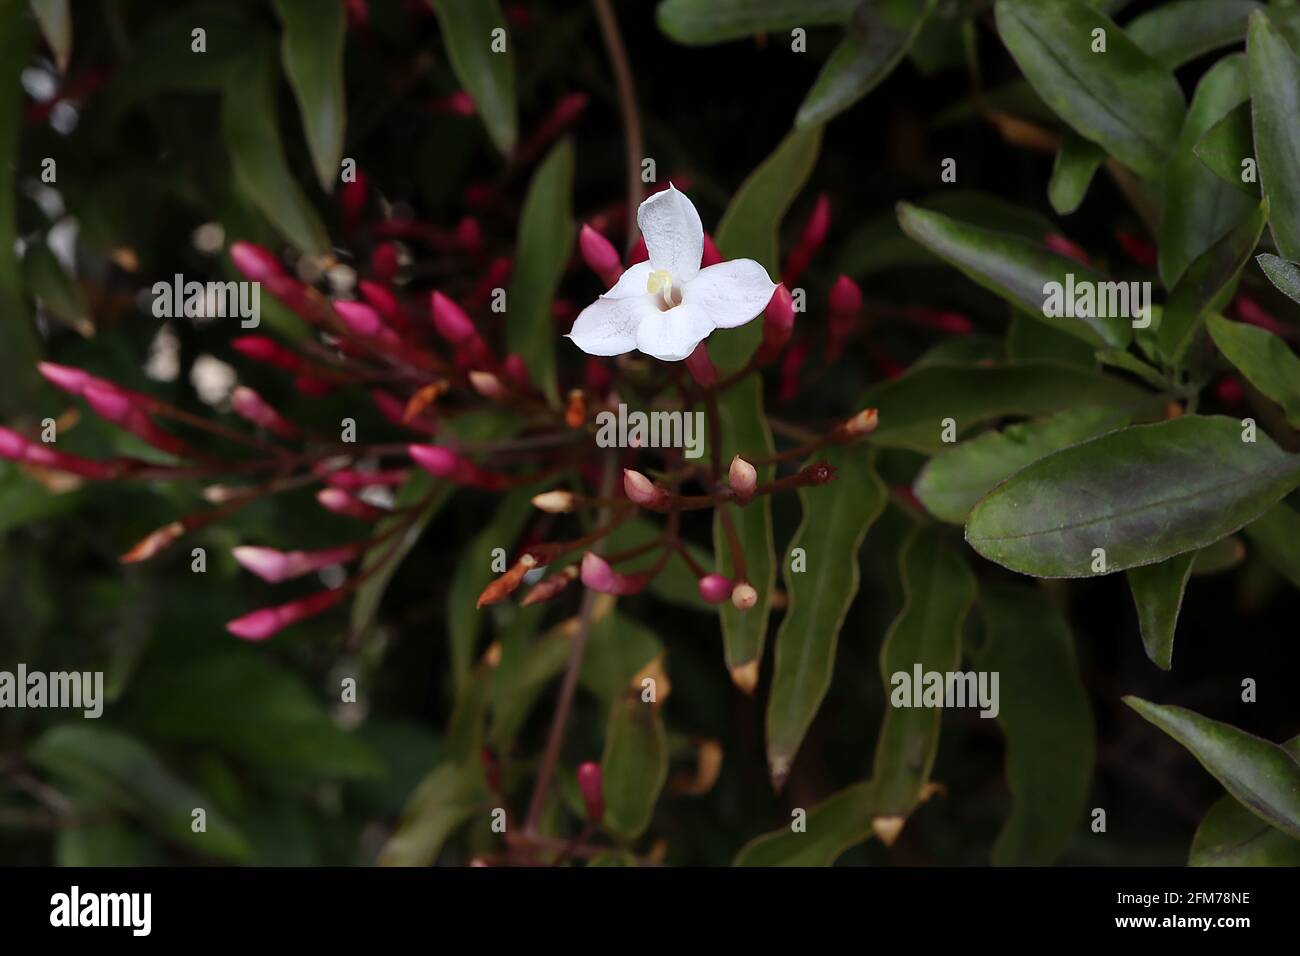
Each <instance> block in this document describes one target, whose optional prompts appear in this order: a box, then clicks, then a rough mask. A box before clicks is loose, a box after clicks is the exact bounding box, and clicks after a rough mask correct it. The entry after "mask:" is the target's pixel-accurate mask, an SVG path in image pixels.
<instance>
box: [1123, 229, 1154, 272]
mask: <svg viewBox="0 0 1300 956" xmlns="http://www.w3.org/2000/svg"><path fill="white" fill-rule="evenodd" d="M1115 239H1116V240H1117V241H1118V242H1119V244H1120V248H1122V249H1123V250H1124V254H1125V255H1126V256H1128V257H1129V258H1130V259H1132V260H1133V261H1134V262H1135V263H1137V264H1138V265H1140V266H1144V267H1145V268H1148V269H1154V268H1155V265H1156V247H1155V246H1153V245H1151V243H1149V242H1147V241H1146V240H1145V239H1143V238H1142V237H1141V236H1138V235H1135V234H1134V233H1131V232H1126V231H1125V230H1123V229H1121V230H1119V231H1118V232H1116V233H1115Z"/></svg>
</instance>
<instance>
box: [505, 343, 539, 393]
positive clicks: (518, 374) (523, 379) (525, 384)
mask: <svg viewBox="0 0 1300 956" xmlns="http://www.w3.org/2000/svg"><path fill="white" fill-rule="evenodd" d="M501 371H503V372H505V375H506V378H508V379H510V381H511V383H512V384H513V385H514V386H515V388H517V389H519V390H520V391H527V390H529V389H531V388H532V385H533V382H532V379H531V378H530V377H529V375H528V363H527V362H525V361H524V357H523V356H522V355H519V354H518V353H516V352H511V353H510V354H509V355H507V356H506V357H505V359H504V360H503V361H502V362H501Z"/></svg>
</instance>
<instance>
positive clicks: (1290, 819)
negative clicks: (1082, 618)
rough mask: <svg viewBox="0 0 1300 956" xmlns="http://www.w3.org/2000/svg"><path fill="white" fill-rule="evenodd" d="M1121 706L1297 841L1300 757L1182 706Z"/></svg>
mask: <svg viewBox="0 0 1300 956" xmlns="http://www.w3.org/2000/svg"><path fill="white" fill-rule="evenodd" d="M1124 703H1126V704H1128V705H1129V706H1130V707H1132V708H1133V709H1134V710H1136V711H1137V712H1138V713H1139V714H1141V715H1142V716H1143V717H1144V718H1146V719H1147V720H1148V721H1150V722H1151V723H1153V724H1155V725H1156V726H1157V727H1159V728H1160V729H1161V730H1163V731H1164V732H1165V733H1167V734H1168V735H1169V736H1170V737H1173V738H1174V740H1176V741H1178V742H1179V743H1180V744H1182V745H1183V746H1184V747H1186V748H1187V749H1188V750H1189V751H1191V754H1192V756H1193V757H1195V758H1196V759H1197V760H1198V761H1199V762H1200V764H1201V766H1202V767H1204V768H1205V769H1206V770H1208V771H1209V772H1210V773H1211V774H1213V775H1214V777H1215V779H1216V780H1218V781H1219V783H1221V784H1223V786H1224V788H1225V789H1227V791H1228V793H1230V794H1232V795H1233V796H1234V797H1236V798H1237V800H1238V801H1239V802H1240V803H1241V804H1242V806H1244V807H1245V808H1246V809H1247V810H1249V811H1250V812H1251V813H1253V814H1255V816H1257V817H1259V818H1260V819H1261V820H1263V821H1264V822H1265V823H1269V824H1271V825H1272V826H1275V827H1277V828H1278V829H1279V830H1281V831H1282V832H1283V833H1286V834H1288V835H1290V836H1292V837H1300V759H1297V757H1296V756H1295V755H1294V754H1292V753H1291V752H1290V751H1288V750H1286V749H1284V748H1283V747H1281V746H1279V745H1278V744H1275V743H1272V742H1271V741H1268V740H1264V739H1263V738H1260V737H1256V736H1255V735H1254V734H1248V733H1246V732H1245V731H1244V730H1239V729H1238V728H1236V727H1233V726H1232V725H1231V724H1224V723H1220V722H1219V721H1217V720H1210V719H1209V718H1208V717H1202V716H1201V715H1200V714H1198V713H1195V712H1194V711H1190V710H1187V709H1185V708H1183V707H1166V706H1161V705H1159V704H1152V703H1150V702H1148V701H1145V700H1142V699H1141V698H1140V697H1132V696H1127V697H1125V698H1124Z"/></svg>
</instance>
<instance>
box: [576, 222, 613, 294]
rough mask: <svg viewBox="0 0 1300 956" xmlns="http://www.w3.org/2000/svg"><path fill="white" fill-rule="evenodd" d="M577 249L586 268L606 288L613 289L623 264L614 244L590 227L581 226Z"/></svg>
mask: <svg viewBox="0 0 1300 956" xmlns="http://www.w3.org/2000/svg"><path fill="white" fill-rule="evenodd" d="M578 248H579V249H581V250H582V261H583V262H585V263H587V268H589V269H591V271H592V272H594V273H596V275H598V276H599V277H600V281H601V282H603V283H605V286H606V287H607V288H611V287H613V285H614V283H616V282H618V279H619V276H621V275H622V274H623V262H622V260H621V259H620V258H619V255H618V250H617V249H615V248H614V244H613V243H612V242H610V241H609V240H608V239H606V238H605V237H604V236H602V235H601V234H600V233H599V232H597V231H596V230H595V229H593V228H592V227H591V226H583V227H582V231H581V232H580V233H578Z"/></svg>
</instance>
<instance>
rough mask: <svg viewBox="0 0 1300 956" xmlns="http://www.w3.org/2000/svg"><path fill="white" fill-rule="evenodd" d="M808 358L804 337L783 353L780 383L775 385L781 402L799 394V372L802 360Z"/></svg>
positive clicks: (801, 369)
mask: <svg viewBox="0 0 1300 956" xmlns="http://www.w3.org/2000/svg"><path fill="white" fill-rule="evenodd" d="M807 359H808V340H807V339H806V338H805V339H803V340H801V341H799V342H796V343H795V344H794V345H793V346H791V347H790V349H789V350H788V351H787V352H786V353H785V358H783V359H782V360H781V376H780V384H779V385H778V387H777V398H778V399H779V400H780V401H782V402H788V401H790V399H792V398H794V397H795V396H796V395H798V394H799V389H800V387H801V383H800V378H799V375H800V372H802V371H803V365H804V362H805V361H807Z"/></svg>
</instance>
